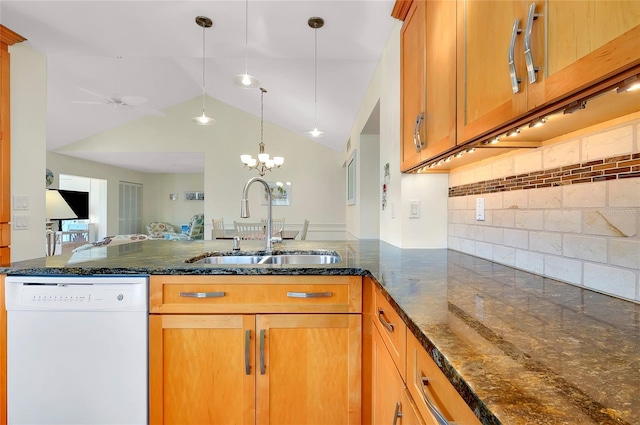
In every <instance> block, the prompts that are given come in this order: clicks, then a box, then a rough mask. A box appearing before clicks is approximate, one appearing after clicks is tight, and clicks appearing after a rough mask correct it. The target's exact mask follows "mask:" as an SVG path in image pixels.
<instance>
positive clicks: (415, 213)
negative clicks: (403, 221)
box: [409, 201, 420, 218]
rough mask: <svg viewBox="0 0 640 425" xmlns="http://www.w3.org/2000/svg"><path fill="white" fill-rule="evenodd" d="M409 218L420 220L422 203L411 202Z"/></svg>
mask: <svg viewBox="0 0 640 425" xmlns="http://www.w3.org/2000/svg"><path fill="white" fill-rule="evenodd" d="M409 218H420V201H409Z"/></svg>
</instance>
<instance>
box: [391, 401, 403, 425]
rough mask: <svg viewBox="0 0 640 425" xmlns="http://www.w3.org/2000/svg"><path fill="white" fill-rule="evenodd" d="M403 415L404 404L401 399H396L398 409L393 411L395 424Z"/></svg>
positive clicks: (394, 424)
mask: <svg viewBox="0 0 640 425" xmlns="http://www.w3.org/2000/svg"><path fill="white" fill-rule="evenodd" d="M401 417H402V406H401V405H400V402H399V401H396V410H395V411H394V412H393V425H396V424H397V423H398V419H400V418H401Z"/></svg>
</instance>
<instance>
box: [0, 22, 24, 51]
mask: <svg viewBox="0 0 640 425" xmlns="http://www.w3.org/2000/svg"><path fill="white" fill-rule="evenodd" d="M25 40H26V38H24V37H23V36H21V35H20V34H18V33H16V32H14V31H12V30H10V29H9V28H7V27H5V26H4V25H0V42H1V43H4V44H6V45H7V46H12V45H14V44H15V43H21V42H23V41H25Z"/></svg>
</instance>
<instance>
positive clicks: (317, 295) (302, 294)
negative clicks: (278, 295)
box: [287, 292, 333, 298]
mask: <svg viewBox="0 0 640 425" xmlns="http://www.w3.org/2000/svg"><path fill="white" fill-rule="evenodd" d="M331 296H333V292H287V297H289V298H329V297H331Z"/></svg>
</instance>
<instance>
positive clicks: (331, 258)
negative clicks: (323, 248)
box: [186, 253, 342, 265]
mask: <svg viewBox="0 0 640 425" xmlns="http://www.w3.org/2000/svg"><path fill="white" fill-rule="evenodd" d="M341 261H342V258H341V257H340V255H338V254H337V253H326V254H304V253H301V254H273V255H270V254H264V255H212V256H210V257H204V258H201V259H198V260H195V259H190V260H187V261H186V262H187V263H193V264H226V265H233V264H237V265H251V264H256V265H259V264H297V265H318V264H335V263H339V262H341Z"/></svg>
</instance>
